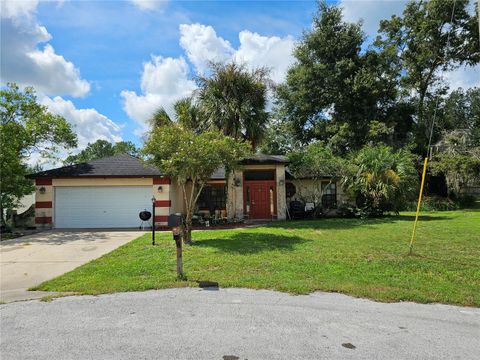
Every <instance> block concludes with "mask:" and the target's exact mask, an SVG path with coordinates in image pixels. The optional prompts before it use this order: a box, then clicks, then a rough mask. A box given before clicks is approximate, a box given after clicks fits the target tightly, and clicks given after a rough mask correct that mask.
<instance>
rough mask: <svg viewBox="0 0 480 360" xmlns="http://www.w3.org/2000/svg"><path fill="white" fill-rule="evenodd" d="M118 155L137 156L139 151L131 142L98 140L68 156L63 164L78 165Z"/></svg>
mask: <svg viewBox="0 0 480 360" xmlns="http://www.w3.org/2000/svg"><path fill="white" fill-rule="evenodd" d="M119 154H129V155H132V156H138V154H139V149H137V147H136V146H135V144H134V143H132V142H131V141H119V142H117V143H114V144H112V143H111V142H109V141H106V140H102V139H99V140H97V141H95V142H94V143H88V145H87V147H86V148H85V149H83V150H82V151H80V152H79V153H78V154H76V155H70V156H68V157H67V158H66V159H65V160H64V164H65V165H72V164H78V163H82V162H87V161H91V160H97V159H101V158H104V157H108V156H114V155H119Z"/></svg>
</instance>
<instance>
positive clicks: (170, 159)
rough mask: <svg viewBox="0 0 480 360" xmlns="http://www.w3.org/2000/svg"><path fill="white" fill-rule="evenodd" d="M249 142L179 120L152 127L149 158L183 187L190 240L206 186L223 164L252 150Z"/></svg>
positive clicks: (236, 160)
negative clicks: (199, 130)
mask: <svg viewBox="0 0 480 360" xmlns="http://www.w3.org/2000/svg"><path fill="white" fill-rule="evenodd" d="M249 151H250V146H249V144H248V143H246V142H244V141H240V140H236V139H234V138H232V137H230V136H225V135H223V134H222V133H220V132H219V131H216V130H208V131H204V132H202V133H200V134H197V133H195V132H194V131H193V130H191V129H188V128H184V127H182V126H181V125H179V124H176V123H175V124H171V125H169V126H160V127H155V128H153V129H152V131H151V132H150V134H149V135H148V138H147V140H146V141H145V145H144V148H143V153H144V154H145V155H146V156H147V157H148V161H149V162H150V163H151V164H153V165H155V166H157V167H158V168H159V169H160V171H161V172H162V173H163V174H165V175H167V176H169V177H171V178H172V179H173V180H174V181H176V183H178V185H179V186H180V187H181V188H182V192H183V195H184V203H185V210H186V221H185V222H186V239H185V240H186V242H187V243H188V242H190V241H191V225H192V216H193V211H194V209H195V206H196V203H197V200H198V197H199V196H200V193H201V192H202V189H203V188H204V186H205V185H206V184H207V182H208V180H210V178H211V176H212V174H213V173H214V172H215V171H216V170H217V169H218V168H220V167H222V166H224V167H225V168H226V169H227V170H228V169H234V168H236V167H237V166H238V164H239V160H241V159H242V158H244V157H246V156H247V155H248V154H249Z"/></svg>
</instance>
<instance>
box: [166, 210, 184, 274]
mask: <svg viewBox="0 0 480 360" xmlns="http://www.w3.org/2000/svg"><path fill="white" fill-rule="evenodd" d="M168 226H169V227H170V228H171V229H172V235H173V240H174V241H175V246H176V247H177V278H179V279H182V278H183V259H182V236H183V224H182V215H179V214H171V215H169V216H168Z"/></svg>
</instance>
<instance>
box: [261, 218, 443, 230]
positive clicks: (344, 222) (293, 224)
mask: <svg viewBox="0 0 480 360" xmlns="http://www.w3.org/2000/svg"><path fill="white" fill-rule="evenodd" d="M414 220H415V215H387V216H384V217H379V218H369V219H357V218H355V219H351V218H321V219H311V220H288V221H281V222H280V221H279V222H272V223H269V224H266V225H265V226H268V227H272V228H284V229H312V230H314V229H349V228H355V227H359V226H375V225H381V224H388V223H395V222H399V221H403V222H412V223H413V221H414ZM440 220H451V218H450V217H448V216H429V215H424V216H420V217H419V221H422V222H423V221H440Z"/></svg>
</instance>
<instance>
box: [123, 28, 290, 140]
mask: <svg viewBox="0 0 480 360" xmlns="http://www.w3.org/2000/svg"><path fill="white" fill-rule="evenodd" d="M180 34H181V37H180V45H181V46H182V48H183V49H184V50H185V53H186V55H187V57H188V59H189V60H190V62H191V63H192V64H193V65H194V67H195V70H196V71H197V72H199V73H203V72H205V70H206V69H207V67H208V63H209V62H210V61H218V62H224V61H229V60H236V61H239V62H244V63H246V64H247V66H252V67H260V66H266V67H268V68H270V69H271V70H272V73H271V76H272V80H274V81H276V82H281V81H283V80H284V79H285V75H286V71H287V69H288V67H289V66H290V65H291V64H292V63H293V61H294V58H293V56H292V51H293V48H294V39H293V38H292V37H291V36H287V37H284V38H280V37H276V36H272V37H267V36H261V35H259V34H257V33H253V32H250V31H247V30H245V31H242V32H240V34H239V40H240V46H239V47H238V49H234V48H233V47H232V46H231V44H230V43H229V42H228V41H226V40H224V39H223V38H221V37H219V36H218V35H217V34H216V32H215V30H214V28H213V27H211V26H205V25H201V24H190V25H187V24H182V25H180ZM140 87H141V91H142V94H140V95H139V94H137V93H136V92H135V91H130V90H124V91H122V93H121V96H122V97H123V101H124V103H123V108H124V110H125V112H126V113H127V115H128V116H129V117H130V118H132V119H134V120H135V121H136V122H137V123H138V124H140V125H141V130H143V131H144V130H145V129H146V128H147V120H148V119H149V118H150V117H151V116H152V115H153V113H154V112H155V110H157V109H158V108H159V107H164V108H165V110H166V111H167V112H168V113H169V114H171V113H172V107H171V106H172V104H173V103H174V102H175V101H176V100H178V99H180V98H182V97H185V96H189V95H191V94H192V92H193V90H195V89H196V85H195V82H194V81H193V80H191V79H190V78H189V66H188V64H187V62H186V61H185V59H184V58H183V57H179V58H163V57H161V56H153V57H152V60H151V61H149V62H147V63H145V64H144V66H143V74H142V79H141V86H140Z"/></svg>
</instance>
